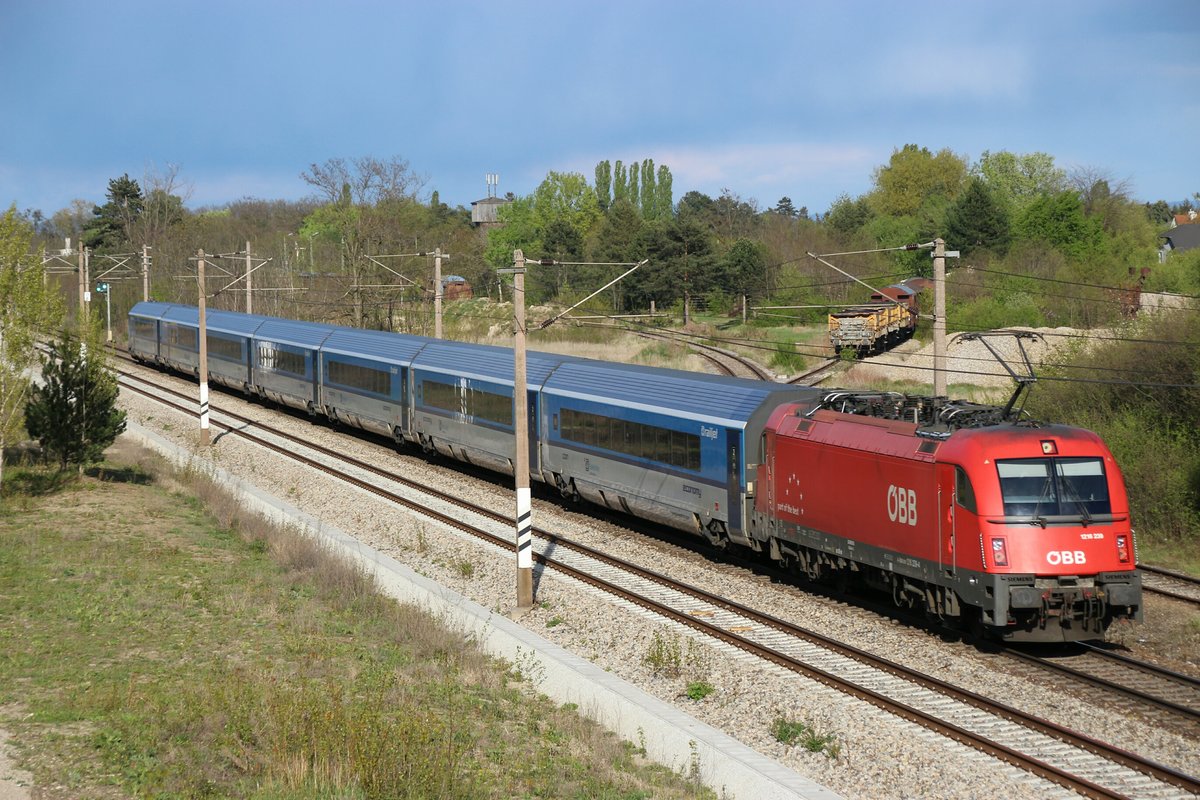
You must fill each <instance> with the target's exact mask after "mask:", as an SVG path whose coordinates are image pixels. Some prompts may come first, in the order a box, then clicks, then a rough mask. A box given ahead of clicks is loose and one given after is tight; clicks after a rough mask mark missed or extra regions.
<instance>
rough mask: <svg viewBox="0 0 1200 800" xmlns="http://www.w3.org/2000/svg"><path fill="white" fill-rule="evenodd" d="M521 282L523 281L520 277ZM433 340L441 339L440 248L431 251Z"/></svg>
mask: <svg viewBox="0 0 1200 800" xmlns="http://www.w3.org/2000/svg"><path fill="white" fill-rule="evenodd" d="M521 280H525V278H524V276H522V278H521ZM433 338H435V339H440V338H442V248H440V247H439V248H437V249H435V250H434V251H433Z"/></svg>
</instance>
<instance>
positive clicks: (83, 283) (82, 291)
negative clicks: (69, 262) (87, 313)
mask: <svg viewBox="0 0 1200 800" xmlns="http://www.w3.org/2000/svg"><path fill="white" fill-rule="evenodd" d="M86 249H87V248H85V247H84V246H83V242H80V243H79V312H78V314H79V319H77V320H76V322H77V323H79V333H80V335H81V336H82V335H83V320H84V315H83V303H84V297H85V295H86V292H87V288H86V287H87V275H86V273H84V270H83V253H84V250H86Z"/></svg>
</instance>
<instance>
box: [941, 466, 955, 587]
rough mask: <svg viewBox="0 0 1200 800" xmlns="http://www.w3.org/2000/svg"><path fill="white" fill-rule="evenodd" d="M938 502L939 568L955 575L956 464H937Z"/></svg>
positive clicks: (943, 571)
mask: <svg viewBox="0 0 1200 800" xmlns="http://www.w3.org/2000/svg"><path fill="white" fill-rule="evenodd" d="M937 503H938V517H937V518H938V548H937V550H938V556H937V559H938V568H939V569H940V570H941V571H942V574H944V575H948V576H950V577H953V576H954V562H955V560H956V559H955V553H954V548H955V546H956V542H955V537H954V533H955V522H956V520H955V513H954V511H955V510H954V465H953V464H938V465H937Z"/></svg>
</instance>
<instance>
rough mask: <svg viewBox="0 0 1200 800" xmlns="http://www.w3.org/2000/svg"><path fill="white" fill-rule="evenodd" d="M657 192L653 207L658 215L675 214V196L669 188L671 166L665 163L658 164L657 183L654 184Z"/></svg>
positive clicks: (668, 215) (669, 215)
mask: <svg viewBox="0 0 1200 800" xmlns="http://www.w3.org/2000/svg"><path fill="white" fill-rule="evenodd" d="M655 191H656V192H657V194H658V198H657V200H655V202H654V208H655V210H656V211H657V212H658V216H659V217H664V218H665V217H671V216H673V215H674V214H675V198H674V196H673V194H672V192H673V189H672V188H671V168H670V167H668V166H667V165H666V164H659V165H658V183H657V185H656V186H655Z"/></svg>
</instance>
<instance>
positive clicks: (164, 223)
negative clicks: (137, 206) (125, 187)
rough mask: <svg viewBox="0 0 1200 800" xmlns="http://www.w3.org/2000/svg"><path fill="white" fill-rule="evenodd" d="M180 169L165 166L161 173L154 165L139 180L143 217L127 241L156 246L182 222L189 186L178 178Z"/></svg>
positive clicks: (177, 166) (190, 190) (139, 218)
mask: <svg viewBox="0 0 1200 800" xmlns="http://www.w3.org/2000/svg"><path fill="white" fill-rule="evenodd" d="M179 169H180V168H179V165H178V164H170V163H168V164H167V165H166V166H165V167H164V168H163V169H162V170H159V169H158V168H157V167H155V166H154V165H153V164H150V165H149V166H147V167H146V172H145V175H144V176H143V178H142V191H143V193H144V199H143V201H142V213H141V214H139V215H138V218H137V220H136V221H135V223H134V224H133V226H132V228H131V230H130V235H129V241H130V242H133V243H137V242H140V243H142V244H149V245H152V246H153V245H156V244H157V243H158V241H159V240H160V239H161V238H162V236H163V234H164V233H166V231H167V229H168V228H170V227H171V226H172V225H174V224H175V223H177V222H180V221H181V220H182V219H183V215H184V214H183V208H184V205H185V204H186V203H187V201H188V200H189V199H191V196H192V185H191V184H190V183H187V182H185V181H182V180H180V178H179Z"/></svg>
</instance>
